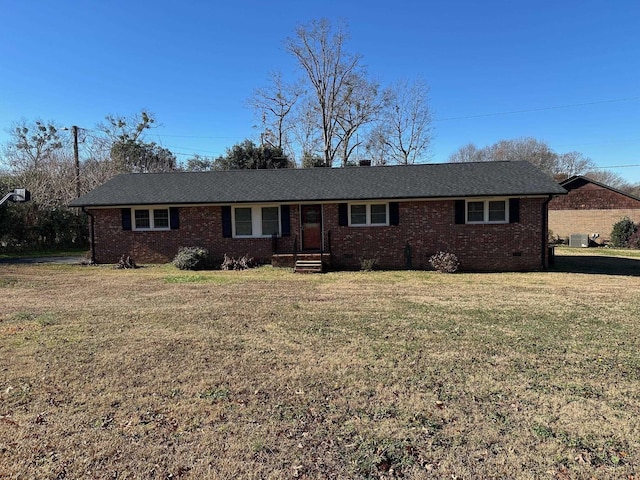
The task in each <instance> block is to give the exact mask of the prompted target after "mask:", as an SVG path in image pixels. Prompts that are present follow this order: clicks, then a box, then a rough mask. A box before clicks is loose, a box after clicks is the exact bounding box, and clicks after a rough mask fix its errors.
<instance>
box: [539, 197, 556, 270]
mask: <svg viewBox="0 0 640 480" xmlns="http://www.w3.org/2000/svg"><path fill="white" fill-rule="evenodd" d="M552 198H553V195H549V196H548V197H547V199H546V200H545V201H544V203H543V204H542V235H541V246H542V248H541V249H540V250H541V251H542V255H541V260H542V262H541V264H542V269H543V270H549V261H550V260H551V259H549V258H547V253H548V252H547V250H548V242H549V202H550V201H551V199H552Z"/></svg>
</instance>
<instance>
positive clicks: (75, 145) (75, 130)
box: [71, 125, 80, 198]
mask: <svg viewBox="0 0 640 480" xmlns="http://www.w3.org/2000/svg"><path fill="white" fill-rule="evenodd" d="M71 131H72V132H73V160H74V162H75V167H76V198H80V156H79V155H78V127H77V126H76V125H73V126H72V127H71Z"/></svg>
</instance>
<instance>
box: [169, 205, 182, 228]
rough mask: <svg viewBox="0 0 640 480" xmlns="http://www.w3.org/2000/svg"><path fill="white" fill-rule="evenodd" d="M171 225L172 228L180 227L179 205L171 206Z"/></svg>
mask: <svg viewBox="0 0 640 480" xmlns="http://www.w3.org/2000/svg"><path fill="white" fill-rule="evenodd" d="M169 226H170V227H171V230H177V229H178V228H180V211H179V209H178V207H169Z"/></svg>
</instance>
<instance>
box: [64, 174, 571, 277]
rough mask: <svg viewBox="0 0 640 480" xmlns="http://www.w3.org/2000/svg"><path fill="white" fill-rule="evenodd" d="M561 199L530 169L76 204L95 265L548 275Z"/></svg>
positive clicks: (212, 188)
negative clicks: (202, 252) (207, 261)
mask: <svg viewBox="0 0 640 480" xmlns="http://www.w3.org/2000/svg"><path fill="white" fill-rule="evenodd" d="M563 194H566V191H565V190H564V189H563V188H562V187H560V186H559V185H558V184H557V183H556V182H555V181H554V180H553V179H552V178H550V177H549V176H547V175H546V174H544V173H543V172H541V171H540V170H539V169H537V168H536V167H534V166H533V165H531V164H530V163H528V162H481V163H446V164H424V165H408V166H385V167H366V166H361V167H347V168H311V169H279V170H228V171H210V172H171V173H153V174H124V175H119V176H116V177H114V178H112V179H111V180H109V181H108V182H106V183H105V184H103V185H101V186H99V187H97V188H96V189H94V190H92V191H91V192H89V193H87V194H86V195H84V196H82V197H80V198H78V199H76V200H74V201H73V202H72V203H71V206H73V207H81V208H82V209H83V211H85V212H86V213H87V214H88V215H89V218H90V229H91V232H90V233H91V252H92V258H93V259H94V260H95V261H96V262H98V263H115V262H117V261H118V260H119V259H120V257H121V256H122V255H129V256H131V257H132V258H133V259H134V260H135V261H137V262H138V263H164V262H169V261H171V260H172V259H173V257H174V256H175V255H176V253H177V252H178V249H179V248H180V247H187V246H199V247H204V248H206V249H207V250H208V251H209V253H210V255H212V257H213V258H219V259H220V261H222V258H223V256H224V254H227V255H230V256H235V257H238V256H242V255H245V254H248V255H250V256H252V257H254V258H255V259H256V260H258V261H260V262H264V263H272V264H274V265H276V266H293V264H294V262H295V261H296V260H300V259H316V260H319V261H321V262H322V264H323V266H324V267H330V268H334V269H357V268H359V267H360V265H361V262H362V261H363V260H366V259H370V260H372V259H375V260H376V261H377V265H378V267H379V268H383V269H428V268H430V266H429V258H430V256H431V255H433V254H434V253H436V252H438V251H444V252H450V253H454V254H455V255H456V256H457V257H458V259H459V261H460V269H461V270H465V271H523V270H541V269H545V268H547V266H548V263H549V253H548V245H547V242H548V238H547V237H548V235H547V233H548V232H547V229H548V211H547V209H548V204H549V201H550V200H551V199H552V198H553V197H554V196H556V195H563Z"/></svg>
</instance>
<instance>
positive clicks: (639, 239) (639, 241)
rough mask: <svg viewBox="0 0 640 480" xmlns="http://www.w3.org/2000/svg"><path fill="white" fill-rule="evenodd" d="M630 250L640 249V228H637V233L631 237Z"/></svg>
mask: <svg viewBox="0 0 640 480" xmlns="http://www.w3.org/2000/svg"><path fill="white" fill-rule="evenodd" d="M628 244H629V248H640V228H636V231H635V232H634V233H632V234H631V236H630V237H629V242H628Z"/></svg>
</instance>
